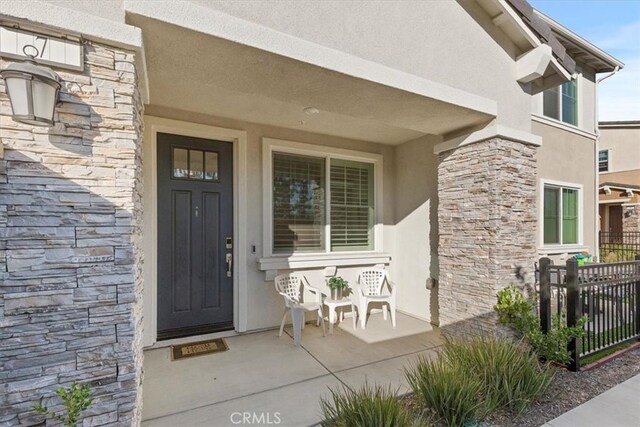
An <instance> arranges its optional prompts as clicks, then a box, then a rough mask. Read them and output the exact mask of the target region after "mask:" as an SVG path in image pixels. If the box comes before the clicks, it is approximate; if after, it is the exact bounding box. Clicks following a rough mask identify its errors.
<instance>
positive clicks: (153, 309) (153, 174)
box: [142, 115, 248, 347]
mask: <svg viewBox="0 0 640 427" xmlns="http://www.w3.org/2000/svg"><path fill="white" fill-rule="evenodd" d="M158 133H167V134H173V135H181V136H190V137H195V138H203V139H212V140H218V141H225V142H231V143H232V146H233V205H234V206H233V241H234V245H233V259H234V262H233V264H234V269H233V327H234V330H235V331H237V332H244V331H246V330H247V308H248V307H247V292H248V290H247V270H246V265H247V250H248V248H247V236H246V228H245V227H240V224H246V223H247V221H246V220H247V209H246V206H247V199H246V195H247V191H246V189H247V178H246V166H247V155H246V152H247V132H246V131H242V130H236V129H228V128H222V127H216V126H209V125H202V124H197V123H191V122H184V121H179V120H173V119H165V118H161V117H156V116H146V115H145V116H144V141H143V179H144V191H143V198H142V200H143V202H142V203H143V250H144V261H145V262H144V265H143V273H144V291H143V301H144V302H143V313H144V321H143V340H142V341H143V342H142V345H143V347H150V346H152V345H153V344H155V343H156V341H157V335H158V303H157V296H158V278H157V266H158V214H157V201H158V195H157V192H158V167H157V166H158V165H157V144H158V142H157V135H158Z"/></svg>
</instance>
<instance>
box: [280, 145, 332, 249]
mask: <svg viewBox="0 0 640 427" xmlns="http://www.w3.org/2000/svg"><path fill="white" fill-rule="evenodd" d="M324 226H325V160H324V159H322V158H317V157H307V156H298V155H290V154H282V153H274V154H273V252H274V253H292V252H294V251H295V252H301V251H307V252H308V251H322V250H324Z"/></svg>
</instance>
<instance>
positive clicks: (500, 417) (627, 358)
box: [482, 348, 640, 427]
mask: <svg viewBox="0 0 640 427" xmlns="http://www.w3.org/2000/svg"><path fill="white" fill-rule="evenodd" d="M638 374H640V348H636V349H634V350H631V351H628V352H626V353H624V354H622V355H620V356H619V357H617V358H615V359H613V360H611V361H609V362H608V363H606V364H604V365H602V366H599V367H596V368H594V369H591V370H589V371H584V372H569V371H567V370H566V369H562V368H558V369H557V371H556V375H555V377H554V379H553V383H552V384H551V387H550V388H549V390H548V391H547V393H546V394H545V396H544V397H543V398H542V399H541V400H539V401H538V402H536V403H534V404H533V405H531V406H530V407H529V409H527V410H526V411H525V412H524V413H523V414H521V415H520V416H519V417H518V418H517V419H514V416H513V414H509V413H504V412H502V413H497V414H496V415H495V416H493V417H492V418H491V419H489V420H486V421H485V422H484V423H482V425H483V426H491V427H538V426H541V425H542V424H544V423H546V422H547V421H551V420H553V419H554V418H557V417H559V416H560V415H562V414H564V413H565V412H568V411H569V410H571V409H573V408H575V407H576V406H579V405H580V404H582V403H584V402H586V401H587V400H590V399H592V398H594V397H596V396H597V395H599V394H601V393H603V392H605V391H607V390H609V389H610V388H612V387H614V386H616V385H618V384H620V383H622V382H624V381H626V380H628V379H629V378H631V377H633V376H635V375H638Z"/></svg>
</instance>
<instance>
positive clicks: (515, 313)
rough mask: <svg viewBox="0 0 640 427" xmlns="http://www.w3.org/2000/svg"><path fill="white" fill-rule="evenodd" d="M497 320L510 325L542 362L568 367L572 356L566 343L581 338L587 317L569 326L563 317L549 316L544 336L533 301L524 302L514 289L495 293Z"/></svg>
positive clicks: (522, 296) (513, 287) (510, 288)
mask: <svg viewBox="0 0 640 427" xmlns="http://www.w3.org/2000/svg"><path fill="white" fill-rule="evenodd" d="M497 297H498V303H497V304H496V305H495V310H496V311H497V312H498V321H499V322H500V323H502V324H505V325H511V326H513V327H514V328H515V329H516V330H518V331H519V332H520V333H522V335H523V336H524V338H525V340H526V342H527V343H528V344H529V345H530V346H531V348H532V349H533V350H534V351H535V352H536V354H537V355H538V357H540V358H541V359H544V360H547V361H550V362H557V363H562V364H567V363H569V362H571V355H570V354H569V351H568V350H567V345H568V344H569V341H570V340H571V339H573V338H581V337H582V336H583V335H584V325H585V323H586V322H587V318H586V316H585V317H582V318H581V319H579V320H578V322H577V325H576V326H572V327H568V326H567V322H566V319H565V316H564V315H563V314H558V313H555V314H554V315H553V316H552V317H551V328H550V330H549V331H548V332H547V333H546V334H544V333H543V332H542V330H541V328H540V319H539V318H538V316H537V314H536V313H537V304H536V301H535V300H527V298H525V296H524V294H523V293H522V291H520V290H519V289H517V288H516V287H515V286H509V287H507V288H504V289H502V290H500V291H499V292H498V294H497Z"/></svg>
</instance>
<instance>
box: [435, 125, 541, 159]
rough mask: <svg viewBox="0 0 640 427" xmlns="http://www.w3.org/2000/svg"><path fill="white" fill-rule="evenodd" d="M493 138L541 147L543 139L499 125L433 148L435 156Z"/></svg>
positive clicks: (490, 126)
mask: <svg viewBox="0 0 640 427" xmlns="http://www.w3.org/2000/svg"><path fill="white" fill-rule="evenodd" d="M491 138H504V139H508V140H510V141H517V142H522V143H523V144H529V145H535V146H541V145H542V137H541V136H538V135H534V134H532V133H529V132H523V131H521V130H517V129H512V128H510V127H507V126H504V125H498V124H495V123H493V124H491V125H489V126H487V127H485V128H482V129H480V130H477V131H475V132H471V133H469V134H466V135H462V136H458V137H455V138H452V139H449V140H446V141H444V142H441V143H440V144H437V145H436V146H435V147H433V152H434V154H440V153H443V152H445V151H449V150H453V149H456V148H459V147H464V146H465V145H470V144H475V143H477V142H482V141H486V140H488V139H491Z"/></svg>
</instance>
